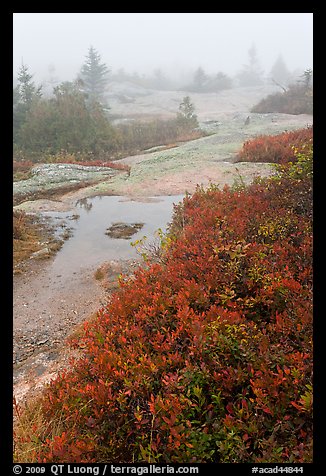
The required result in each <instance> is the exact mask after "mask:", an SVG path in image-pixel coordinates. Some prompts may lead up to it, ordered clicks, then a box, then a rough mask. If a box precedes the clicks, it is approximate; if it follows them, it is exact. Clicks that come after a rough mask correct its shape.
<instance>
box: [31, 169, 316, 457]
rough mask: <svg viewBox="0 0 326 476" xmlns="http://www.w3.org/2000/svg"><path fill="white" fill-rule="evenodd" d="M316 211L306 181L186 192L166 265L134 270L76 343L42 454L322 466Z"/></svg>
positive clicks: (49, 399) (51, 402)
mask: <svg viewBox="0 0 326 476" xmlns="http://www.w3.org/2000/svg"><path fill="white" fill-rule="evenodd" d="M298 198H300V201H301V203H302V202H303V201H304V206H298ZM311 216H312V197H311V180H310V179H308V178H305V177H301V178H300V179H293V178H290V177H285V178H284V179H283V180H282V179H277V180H276V179H269V180H265V181H261V182H260V183H255V184H254V185H252V186H250V187H248V188H246V189H241V190H232V189H230V188H227V187H225V188H224V189H223V190H222V191H219V190H218V189H216V187H210V188H209V189H208V190H202V189H200V188H199V189H198V190H197V191H196V193H194V194H193V196H192V197H189V196H187V197H185V199H184V200H183V203H182V204H180V205H177V206H175V212H174V219H173V224H172V226H171V227H170V238H171V239H170V241H169V245H168V247H167V248H166V249H165V258H164V264H158V263H152V264H151V263H150V262H149V263H148V267H147V269H145V268H139V270H138V271H137V272H136V274H135V276H134V277H133V278H132V279H123V278H122V279H121V281H120V284H121V287H120V289H119V290H118V291H117V292H116V293H115V294H114V295H113V296H112V299H111V301H110V303H109V304H108V305H107V306H106V307H104V308H102V309H100V310H99V312H98V319H97V321H96V322H95V323H94V322H92V323H86V324H85V332H84V335H83V336H82V338H81V339H80V338H78V339H76V340H75V341H73V343H72V344H73V345H74V346H76V347H81V348H83V349H84V355H83V357H82V358H81V359H80V360H78V361H76V362H75V365H74V368H73V369H72V370H70V371H67V372H65V373H62V374H61V375H60V376H59V377H58V378H57V379H56V380H55V381H53V382H52V384H51V385H50V387H49V389H48V390H47V392H46V394H45V395H44V397H43V415H44V418H45V419H46V420H47V421H48V422H51V421H53V425H55V424H56V423H55V417H56V415H60V421H61V422H64V425H63V426H64V430H63V431H62V432H61V434H60V435H57V436H55V437H52V438H50V437H49V436H48V437H44V436H43V438H44V444H43V446H42V448H41V450H40V451H39V452H38V461H39V462H120V463H122V462H125V463H132V462H159V463H170V462H179V463H193V462H204V463H207V462H292V463H293V462H296V463H299V462H300V463H301V462H310V461H311V458H312V449H311V446H312V386H311V385H312V230H311ZM49 426H51V424H50V423H49Z"/></svg>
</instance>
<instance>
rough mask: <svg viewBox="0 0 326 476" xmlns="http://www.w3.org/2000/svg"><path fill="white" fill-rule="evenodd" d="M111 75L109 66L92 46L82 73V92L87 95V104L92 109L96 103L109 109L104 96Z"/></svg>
mask: <svg viewBox="0 0 326 476" xmlns="http://www.w3.org/2000/svg"><path fill="white" fill-rule="evenodd" d="M109 73H110V70H109V68H108V67H107V65H106V64H105V63H101V56H100V55H99V53H98V52H97V51H96V50H95V48H93V46H91V47H90V48H89V50H88V55H87V57H86V61H85V63H84V64H83V66H82V68H81V72H80V79H81V80H82V90H83V91H84V92H85V94H86V97H87V104H88V105H90V106H91V107H93V106H94V104H95V103H100V104H101V105H102V106H105V107H107V104H106V101H105V98H104V94H105V89H106V85H107V82H108V74H109Z"/></svg>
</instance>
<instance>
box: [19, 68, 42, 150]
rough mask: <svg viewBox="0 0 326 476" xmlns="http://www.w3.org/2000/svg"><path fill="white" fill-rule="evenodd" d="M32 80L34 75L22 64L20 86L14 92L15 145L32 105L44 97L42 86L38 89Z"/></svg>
mask: <svg viewBox="0 0 326 476" xmlns="http://www.w3.org/2000/svg"><path fill="white" fill-rule="evenodd" d="M32 78H33V75H32V74H30V73H29V71H28V66H27V65H24V63H22V65H21V67H20V69H19V71H18V77H17V80H18V84H17V86H16V87H15V88H14V90H13V139H14V143H15V142H16V141H17V140H18V135H19V131H20V129H21V127H22V126H23V124H24V123H25V121H26V119H27V116H28V113H29V111H30V110H31V108H32V105H33V104H34V103H35V102H36V101H38V100H39V99H40V98H41V96H42V93H41V89H42V86H39V87H37V86H36V85H35V83H34V81H32Z"/></svg>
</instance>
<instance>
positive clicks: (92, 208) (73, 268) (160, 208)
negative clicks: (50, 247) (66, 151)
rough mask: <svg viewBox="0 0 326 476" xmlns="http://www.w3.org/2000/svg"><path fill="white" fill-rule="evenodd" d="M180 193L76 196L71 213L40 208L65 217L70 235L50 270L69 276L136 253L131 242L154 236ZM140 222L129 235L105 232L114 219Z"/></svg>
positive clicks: (57, 217)
mask: <svg viewBox="0 0 326 476" xmlns="http://www.w3.org/2000/svg"><path fill="white" fill-rule="evenodd" d="M182 199H183V195H174V196H161V197H153V198H151V199H146V201H134V200H130V199H127V198H126V197H121V196H98V197H93V198H87V199H83V200H80V201H78V202H77V203H76V209H75V211H74V212H73V213H71V212H70V213H67V212H61V213H60V212H44V213H43V215H45V216H50V217H52V218H54V219H56V220H65V221H66V222H67V225H68V227H69V228H71V229H72V236H71V237H70V238H69V239H68V240H67V241H66V242H65V243H64V245H63V247H62V248H61V250H60V251H59V252H58V253H57V255H56V257H55V259H54V262H53V265H52V267H51V268H52V269H51V271H52V273H55V274H57V275H62V276H65V277H67V278H68V277H69V276H71V275H72V274H75V273H76V272H78V270H80V269H81V268H89V267H96V266H99V265H100V264H102V263H103V262H105V261H109V260H118V259H130V258H133V257H135V258H136V257H137V256H138V255H137V252H136V249H135V247H133V246H131V243H132V242H134V241H136V240H139V239H140V238H142V237H143V236H146V237H147V239H148V241H149V242H150V241H151V240H153V239H154V237H155V232H156V231H157V230H158V229H159V228H161V229H162V230H163V231H165V230H166V227H167V224H168V223H169V222H170V221H171V218H172V214H173V204H174V203H179V202H180V201H181V200H182ZM117 222H119V223H121V222H122V223H125V224H127V225H128V224H134V223H143V224H144V225H143V227H142V228H141V229H140V230H139V231H136V232H135V233H134V234H133V235H132V236H131V237H130V238H128V239H121V238H112V237H110V236H108V235H107V234H106V231H107V230H108V228H110V227H111V226H112V225H114V224H115V223H117Z"/></svg>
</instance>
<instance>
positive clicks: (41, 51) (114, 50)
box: [13, 13, 313, 81]
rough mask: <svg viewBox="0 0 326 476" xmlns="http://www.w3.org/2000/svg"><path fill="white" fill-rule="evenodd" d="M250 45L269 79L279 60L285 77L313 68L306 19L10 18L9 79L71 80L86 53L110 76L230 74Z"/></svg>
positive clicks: (87, 15) (19, 15)
mask: <svg viewBox="0 0 326 476" xmlns="http://www.w3.org/2000/svg"><path fill="white" fill-rule="evenodd" d="M252 44H254V45H255V47H256V51H257V55H258V59H259V61H260V65H261V67H262V69H263V70H264V71H265V74H268V72H269V71H270V69H271V67H272V66H273V64H274V62H275V61H276V59H277V57H278V56H279V55H280V54H281V55H282V57H283V59H284V61H285V63H286V65H287V67H288V69H289V70H290V71H293V70H301V71H303V70H304V69H306V68H312V67H313V64H312V56H313V14H312V13H14V14H13V68H14V76H16V75H17V71H18V69H19V67H20V65H21V63H22V60H23V62H24V64H26V65H28V66H29V70H30V72H31V73H34V75H35V76H34V79H36V80H38V81H41V80H43V79H44V78H46V77H49V68H50V67H54V68H55V70H54V71H53V72H52V73H51V74H52V75H53V76H57V77H58V78H59V79H60V80H62V81H63V80H72V79H74V78H75V77H76V75H77V73H78V72H79V70H80V67H81V65H82V64H83V62H84V60H85V56H86V55H87V51H88V48H89V46H90V45H92V46H94V48H95V49H96V50H97V51H98V52H99V54H100V55H101V59H102V61H103V62H105V63H106V64H107V65H108V66H109V68H110V69H111V70H113V72H116V71H117V70H118V69H119V68H124V69H125V71H126V72H129V73H133V72H135V71H137V72H138V73H146V74H147V73H151V72H152V71H153V70H154V69H155V68H161V69H162V70H164V71H165V72H166V73H167V74H171V75H172V73H174V74H177V73H179V72H180V73H181V72H182V71H187V70H194V69H196V68H198V67H199V66H201V67H202V68H203V69H204V70H205V72H207V73H217V72H219V71H223V72H225V73H227V74H229V75H233V74H236V73H237V72H238V71H239V70H240V69H241V68H242V66H243V65H244V64H246V63H248V50H249V48H250V47H251V46H252Z"/></svg>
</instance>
